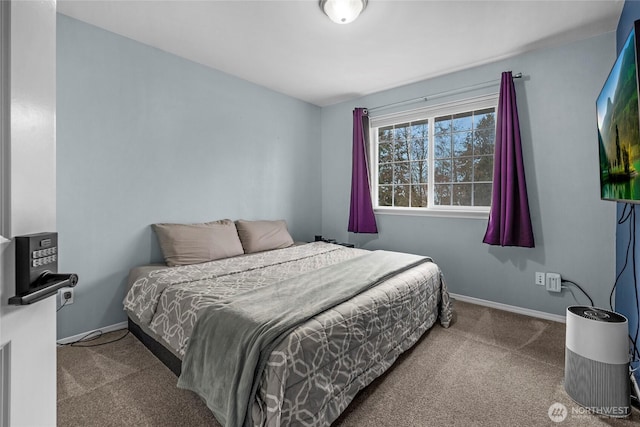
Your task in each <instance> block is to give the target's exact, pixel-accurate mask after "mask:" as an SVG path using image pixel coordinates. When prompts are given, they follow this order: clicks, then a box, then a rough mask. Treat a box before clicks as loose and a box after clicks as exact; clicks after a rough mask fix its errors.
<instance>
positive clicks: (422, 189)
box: [411, 184, 428, 208]
mask: <svg viewBox="0 0 640 427" xmlns="http://www.w3.org/2000/svg"><path fill="white" fill-rule="evenodd" d="M427 200H428V198H427V185H426V184H422V185H412V186H411V206H412V207H419V208H426V207H427Z"/></svg>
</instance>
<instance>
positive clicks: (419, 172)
mask: <svg viewBox="0 0 640 427" xmlns="http://www.w3.org/2000/svg"><path fill="white" fill-rule="evenodd" d="M428 167H429V163H427V162H411V183H412V184H418V183H423V184H426V183H428V182H429V171H428Z"/></svg>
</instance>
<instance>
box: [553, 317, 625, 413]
mask: <svg viewBox="0 0 640 427" xmlns="http://www.w3.org/2000/svg"><path fill="white" fill-rule="evenodd" d="M566 327H567V329H566V333H567V336H566V348H565V367H564V389H565V391H566V392H567V394H568V395H569V396H570V397H571V398H572V399H573V400H574V401H575V402H576V403H578V404H579V405H581V406H583V407H585V408H587V409H588V410H589V411H591V412H595V413H598V414H602V415H607V416H611V417H626V416H628V415H629V414H630V413H631V394H630V377H629V338H628V334H629V332H628V321H627V319H626V318H625V317H624V316H622V315H621V314H618V313H614V312H612V311H608V310H604V309H601V308H595V307H582V306H572V307H568V308H567V326H566Z"/></svg>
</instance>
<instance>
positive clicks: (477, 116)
mask: <svg viewBox="0 0 640 427" xmlns="http://www.w3.org/2000/svg"><path fill="white" fill-rule="evenodd" d="M494 111H495V109H493V108H487V109H486V110H478V111H474V112H473V114H474V116H473V127H474V129H487V128H489V129H495V127H496V119H495V113H494Z"/></svg>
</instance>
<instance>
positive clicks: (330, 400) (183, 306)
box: [124, 242, 452, 426]
mask: <svg viewBox="0 0 640 427" xmlns="http://www.w3.org/2000/svg"><path fill="white" fill-rule="evenodd" d="M365 253H367V251H364V250H362V249H355V248H346V247H343V246H339V245H332V244H327V243H324V242H315V243H310V244H308V245H302V246H294V247H290V248H286V249H279V250H275V251H269V252H262V253H257V254H251V255H247V256H241V257H237V258H229V259H224V260H218V261H213V262H209V263H204V264H196V265H189V266H182V267H173V268H145V269H138V270H136V271H132V273H131V277H130V282H131V287H130V290H129V292H128V293H127V296H126V298H125V301H124V305H125V310H126V311H127V313H128V315H129V317H130V319H131V320H133V321H134V322H135V323H136V324H138V325H140V327H141V328H142V329H143V330H144V331H145V332H147V333H148V334H150V335H151V336H152V337H154V339H156V340H157V341H158V342H159V343H161V344H162V345H163V346H164V347H166V348H168V349H169V350H170V351H171V352H172V353H173V354H175V355H176V356H177V357H179V358H183V357H184V355H185V352H186V351H188V344H189V337H190V335H191V332H192V331H193V328H194V326H195V324H196V322H197V320H198V317H199V314H200V313H202V311H203V310H204V309H205V308H206V307H208V306H210V305H211V304H215V303H219V302H221V301H227V300H230V299H233V297H234V296H235V295H240V294H243V293H245V292H250V291H251V290H254V289H258V288H261V287H264V286H269V285H271V284H273V283H278V282H281V281H284V280H288V279H291V278H295V277H297V276H299V275H301V274H304V273H306V272H311V271H314V270H317V269H318V268H324V267H327V266H330V265H334V264H339V263H342V262H345V261H346V260H350V259H353V258H356V257H359V256H361V255H363V254H365ZM451 317H452V307H451V303H450V300H449V296H448V292H447V289H446V284H445V281H444V278H443V276H442V273H441V271H440V269H439V268H438V266H437V265H436V264H435V263H433V262H429V263H423V264H420V265H418V266H416V267H413V268H411V269H409V270H406V271H403V272H401V273H399V274H397V275H395V276H393V277H391V278H390V279H387V280H386V281H385V282H383V283H381V284H379V285H377V286H375V287H374V288H372V289H369V290H366V291H364V292H362V293H360V294H358V295H356V296H354V297H353V298H351V299H350V300H348V301H346V302H343V303H341V304H339V305H337V306H335V307H333V308H331V309H329V310H326V311H324V312H322V313H319V314H317V315H316V316H314V317H313V318H311V319H309V320H308V321H306V322H304V323H303V324H301V325H300V326H298V327H297V328H295V329H294V330H293V331H292V332H291V333H289V334H287V336H285V337H284V338H283V339H282V340H281V341H280V342H279V344H278V345H277V346H276V347H275V349H274V350H273V351H272V352H271V354H270V355H269V356H268V360H267V365H266V368H265V369H264V371H262V374H261V375H260V378H259V384H258V388H257V392H256V394H255V397H254V399H253V401H252V402H251V403H250V408H249V412H250V417H249V418H250V419H249V423H248V424H249V425H255V426H280V425H303V424H304V425H318V426H322V425H329V424H330V423H331V422H332V421H334V420H335V419H336V418H337V417H338V416H339V415H340V413H341V412H342V411H343V410H344V409H345V408H346V407H347V405H348V404H349V403H350V402H351V400H352V399H353V398H354V397H355V395H356V394H357V393H358V391H360V390H361V389H363V388H364V387H366V386H367V385H368V384H369V383H371V381H373V380H374V379H375V378H377V377H378V376H379V375H380V374H382V373H383V372H384V371H385V370H387V369H388V368H389V367H390V366H391V365H392V364H393V362H394V361H395V360H396V359H397V358H398V356H399V355H400V354H401V353H402V352H404V351H405V350H407V349H408V348H409V347H411V346H412V345H413V344H414V343H415V342H416V341H417V340H418V339H419V338H420V337H421V336H422V335H423V334H424V332H425V331H426V330H428V329H429V328H430V327H432V326H433V325H434V324H435V322H436V320H437V319H438V318H439V319H440V324H441V325H442V326H444V327H447V326H448V325H449V322H450V320H451Z"/></svg>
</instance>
